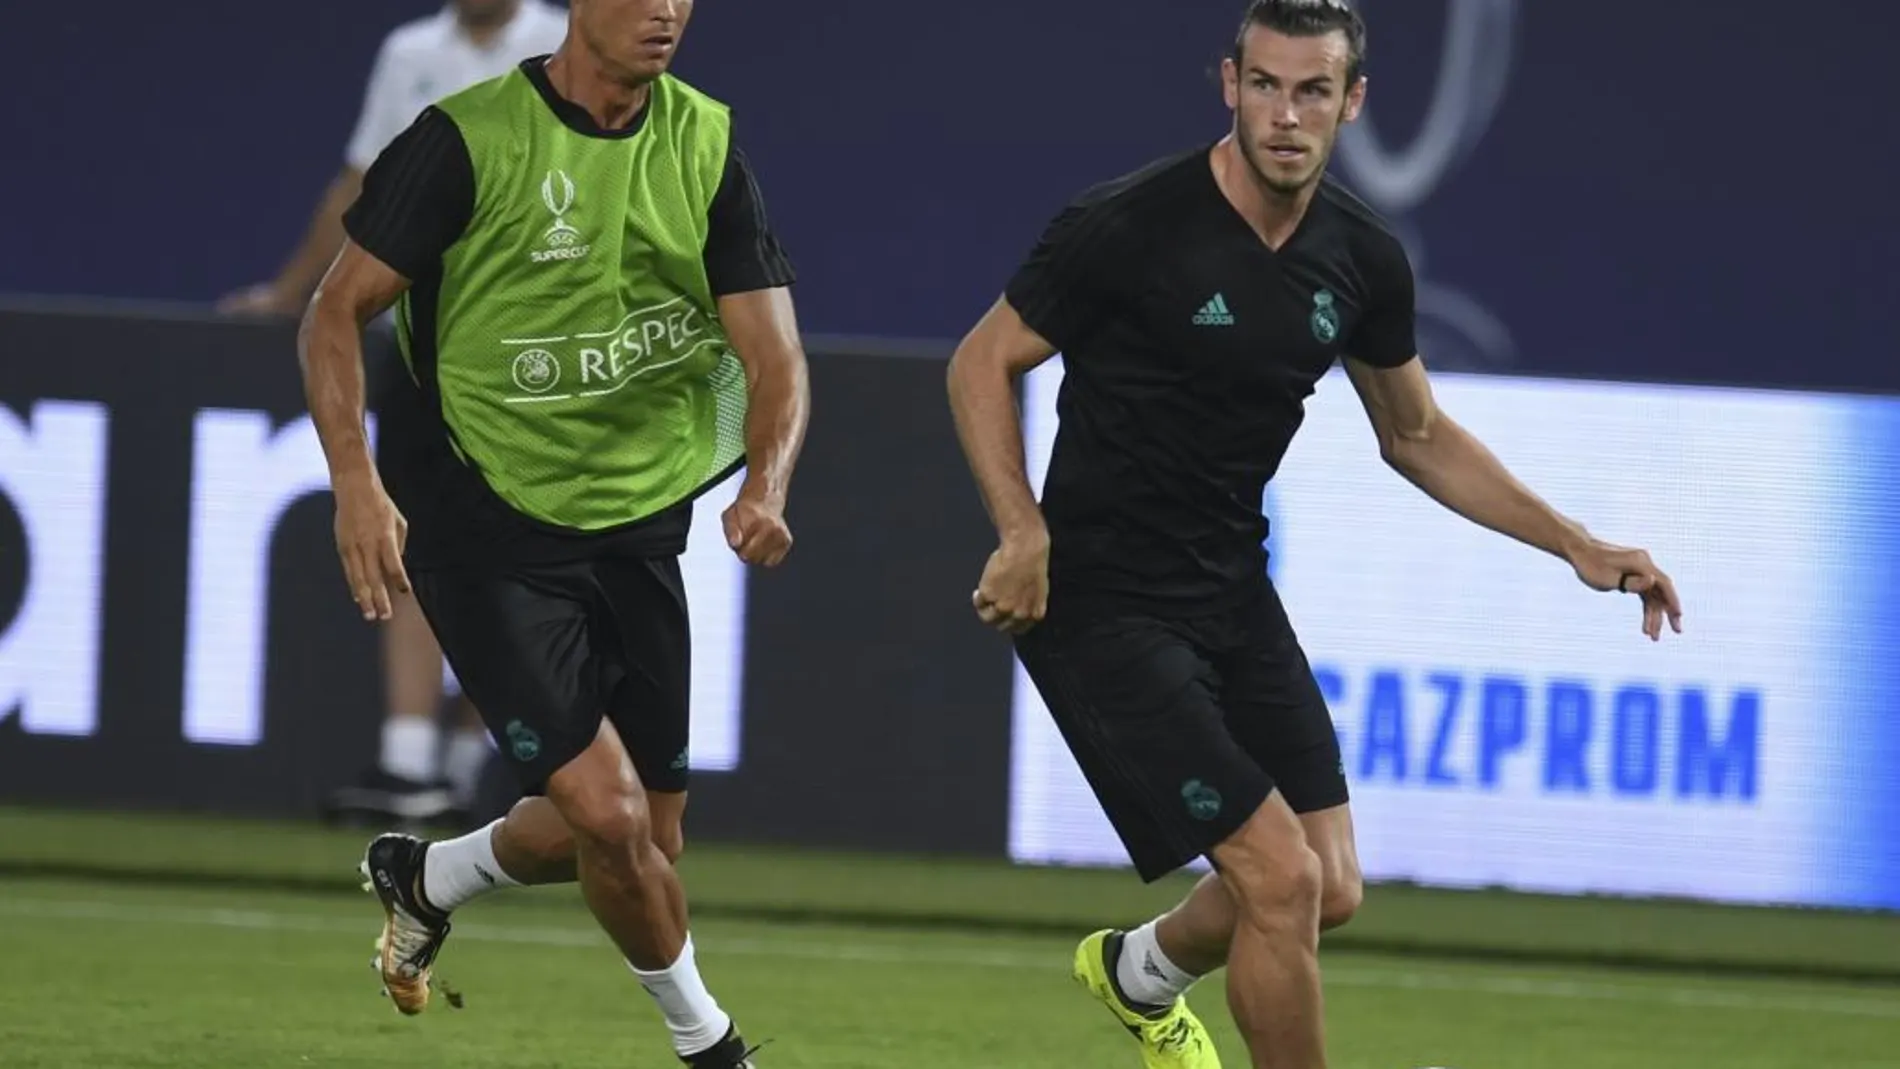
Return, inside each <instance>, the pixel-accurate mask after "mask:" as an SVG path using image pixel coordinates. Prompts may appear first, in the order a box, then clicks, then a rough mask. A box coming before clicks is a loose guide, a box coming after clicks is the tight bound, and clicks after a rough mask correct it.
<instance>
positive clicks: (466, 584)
mask: <svg viewBox="0 0 1900 1069" xmlns="http://www.w3.org/2000/svg"><path fill="white" fill-rule="evenodd" d="M409 578H410V582H411V583H412V585H413V586H414V588H415V592H416V601H417V603H418V604H420V605H421V606H422V611H423V614H424V615H425V616H427V617H428V619H429V625H430V627H432V628H433V629H434V630H435V634H436V638H437V640H438V641H440V642H441V643H442V652H443V653H444V654H445V655H446V656H447V657H448V661H449V666H450V667H451V668H453V669H454V670H455V675H456V678H457V679H459V680H460V681H461V684H462V691H463V693H465V694H467V695H468V697H469V699H470V700H471V701H473V702H474V703H475V706H476V708H478V709H480V710H481V714H482V720H483V721H484V722H485V723H486V724H487V725H488V730H489V732H490V733H491V734H492V735H493V736H494V737H495V742H496V744H497V745H498V746H499V747H500V750H501V755H502V758H503V759H504V760H505V761H506V762H507V763H508V764H510V765H511V766H513V768H514V770H515V772H516V773H517V774H518V775H519V776H520V779H521V783H522V786H523V788H524V789H525V791H526V793H529V794H540V793H542V792H543V791H545V789H546V786H547V781H548V778H549V777H550V776H552V775H553V774H554V772H555V771H556V770H557V769H559V768H560V767H561V766H562V765H565V764H566V763H567V762H569V761H571V760H573V759H574V758H575V757H577V756H579V754H580V753H581V751H582V750H585V749H586V748H587V747H588V746H589V745H590V744H592V743H593V741H594V736H595V735H596V734H597V733H598V732H599V730H600V719H601V717H602V716H603V715H605V716H606V717H607V718H608V719H609V720H610V721H611V722H612V723H613V726H614V730H615V731H617V732H618V733H619V735H620V739H621V741H622V742H623V743H625V744H626V747H627V750H628V752H629V753H630V754H631V755H632V757H633V765H634V769H635V770H636V771H637V772H638V773H639V774H640V782H641V783H642V784H643V785H644V786H645V787H646V789H647V790H649V791H661V792H669V793H670V792H678V791H684V790H685V789H686V783H687V778H688V769H687V741H688V738H689V733H690V718H689V714H688V683H689V681H690V678H691V634H690V630H689V628H688V625H687V610H686V587H685V583H684V582H683V581H682V580H681V578H680V566H679V558H678V557H672V556H666V557H632V556H604V557H601V558H598V559H593V560H585V561H576V562H572V563H563V564H549V565H522V566H511V567H505V568H503V567H473V566H471V567H448V568H432V569H428V570H425V571H418V572H412V573H411V574H410V577H409Z"/></svg>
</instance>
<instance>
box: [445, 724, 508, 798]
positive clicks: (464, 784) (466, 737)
mask: <svg viewBox="0 0 1900 1069" xmlns="http://www.w3.org/2000/svg"><path fill="white" fill-rule="evenodd" d="M494 752H495V748H494V746H493V745H492V744H491V743H490V742H489V738H488V732H487V731H485V730H483V729H482V728H460V729H458V730H456V731H455V732H454V733H453V734H451V735H450V736H449V752H448V753H446V754H444V755H443V757H442V774H443V775H444V776H447V777H448V781H449V786H450V787H451V788H453V789H454V791H455V799H456V801H458V802H461V803H462V804H464V805H466V804H468V803H470V802H472V801H474V800H475V788H476V787H477V786H479V785H480V784H481V781H482V769H484V768H486V767H488V758H489V755H490V754H493V753H494Z"/></svg>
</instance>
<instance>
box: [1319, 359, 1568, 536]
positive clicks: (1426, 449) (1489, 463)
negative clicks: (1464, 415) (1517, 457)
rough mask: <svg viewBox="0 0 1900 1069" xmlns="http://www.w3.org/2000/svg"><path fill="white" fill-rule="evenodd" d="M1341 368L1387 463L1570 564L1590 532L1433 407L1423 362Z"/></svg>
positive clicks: (1438, 497) (1450, 503)
mask: <svg viewBox="0 0 1900 1069" xmlns="http://www.w3.org/2000/svg"><path fill="white" fill-rule="evenodd" d="M1346 373H1347V375H1348V376H1349V377H1350V378H1351V379H1352V384H1353V388H1354V389H1355V390H1357V391H1358V393H1359V399H1360V401H1361V402H1362V403H1363V404H1364V405H1365V408H1366V415H1367V416H1368V417H1369V418H1370V419H1371V421H1372V427H1373V430H1374V432H1375V433H1376V434H1377V435H1378V438H1379V455H1380V456H1381V457H1383V458H1384V459H1385V462H1386V463H1387V464H1389V465H1391V466H1392V468H1393V470H1395V471H1397V472H1398V473H1399V474H1401V475H1403V476H1405V478H1406V479H1408V480H1410V481H1411V482H1412V483H1413V484H1414V485H1416V486H1417V487H1418V488H1419V489H1421V490H1423V491H1425V493H1427V494H1429V495H1430V496H1431V497H1432V499H1433V500H1435V501H1437V502H1438V503H1439V504H1441V505H1443V506H1445V507H1446V508H1448V509H1450V510H1452V511H1453V512H1456V513H1457V514H1458V515H1460V516H1463V517H1464V518H1465V519H1467V520H1470V521H1471V522H1473V523H1476V524H1479V525H1481V526H1484V527H1488V528H1490V529H1491V530H1493V531H1497V532H1499V533H1501V534H1505V535H1509V536H1510V537H1512V538H1515V539H1517V540H1518V541H1520V542H1524V543H1526V544H1528V545H1531V546H1535V547H1536V548H1538V549H1541V550H1543V551H1544V552H1546V553H1549V554H1551V555H1552V556H1555V557H1558V558H1560V559H1562V560H1564V561H1566V562H1569V563H1575V555H1576V553H1577V551H1578V550H1579V549H1581V548H1582V547H1583V546H1585V545H1587V544H1588V543H1589V541H1590V533H1589V532H1588V531H1586V530H1584V529H1583V527H1582V525H1580V524H1578V523H1577V522H1576V521H1574V520H1571V519H1569V518H1568V517H1566V516H1564V515H1562V514H1561V513H1559V512H1558V511H1557V510H1556V509H1553V508H1551V507H1550V505H1549V504H1547V503H1546V502H1545V501H1544V500H1543V499H1542V498H1540V497H1538V496H1537V495H1536V494H1534V493H1532V492H1531V490H1530V488H1529V487H1527V486H1525V485H1524V484H1523V483H1522V482H1519V481H1518V479H1517V477H1516V476H1514V475H1512V474H1511V472H1510V471H1509V470H1508V469H1506V468H1505V466H1504V464H1503V463H1502V462H1500V461H1499V460H1498V458H1497V457H1496V456H1495V455H1494V454H1493V453H1492V452H1491V450H1489V449H1487V448H1486V447H1485V445H1484V443H1483V442H1481V441H1479V440H1478V439H1477V438H1476V437H1474V436H1473V435H1472V434H1471V432H1469V431H1467V430H1465V429H1464V428H1463V427H1461V426H1459V425H1458V424H1457V423H1456V422H1455V421H1453V420H1452V418H1451V417H1450V416H1447V415H1446V414H1445V413H1444V412H1443V411H1441V410H1440V409H1439V407H1438V402H1437V399H1436V398H1434V397H1433V396H1432V387H1431V383H1430V381H1429V380H1428V379H1427V378H1426V375H1425V365H1424V362H1423V361H1420V360H1416V359H1415V360H1412V361H1410V362H1408V363H1405V364H1401V365H1400V366H1398V367H1395V368H1390V369H1380V368H1374V367H1372V366H1370V365H1368V364H1363V363H1360V362H1358V361H1355V360H1348V361H1347V362H1346Z"/></svg>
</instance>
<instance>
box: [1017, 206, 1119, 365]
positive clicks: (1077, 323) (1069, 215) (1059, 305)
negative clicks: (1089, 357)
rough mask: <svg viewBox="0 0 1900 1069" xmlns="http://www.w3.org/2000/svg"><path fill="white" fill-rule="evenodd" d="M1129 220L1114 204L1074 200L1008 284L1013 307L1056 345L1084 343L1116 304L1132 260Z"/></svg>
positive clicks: (1043, 234)
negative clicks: (1125, 269) (1118, 283)
mask: <svg viewBox="0 0 1900 1069" xmlns="http://www.w3.org/2000/svg"><path fill="white" fill-rule="evenodd" d="M1125 223H1126V220H1125V218H1124V217H1123V213H1121V212H1119V211H1117V210H1116V206H1115V205H1114V204H1113V203H1112V202H1097V201H1095V200H1094V199H1093V198H1088V199H1084V200H1078V201H1076V202H1075V203H1072V204H1070V205H1069V206H1068V207H1066V208H1064V209H1063V210H1062V211H1061V212H1060V213H1059V214H1057V216H1056V217H1055V219H1054V220H1053V221H1051V222H1050V224H1049V225H1048V227H1046V228H1045V229H1044V230H1043V232H1042V235H1041V236H1040V237H1039V238H1038V239H1037V241H1036V244H1035V246H1034V247H1033V248H1032V249H1030V251H1029V256H1028V258H1026V259H1025V260H1024V261H1023V263H1022V265H1021V266H1020V267H1018V268H1017V269H1016V273H1015V275H1013V276H1012V277H1011V278H1010V280H1009V284H1008V285H1007V286H1005V287H1004V290H1003V297H1004V299H1005V300H1007V301H1009V304H1010V307H1012V308H1014V309H1016V314H1017V315H1019V316H1021V317H1022V319H1023V322H1024V323H1026V324H1028V325H1029V329H1031V330H1033V331H1035V332H1036V333H1037V334H1040V335H1042V337H1043V338H1044V339H1046V340H1047V341H1048V342H1049V343H1050V344H1051V345H1054V346H1055V347H1056V348H1057V349H1067V348H1068V347H1069V346H1071V345H1074V344H1076V343H1078V342H1079V341H1081V340H1082V339H1083V338H1084V337H1086V336H1087V335H1088V333H1089V331H1091V330H1092V329H1093V328H1094V327H1095V326H1096V324H1097V323H1099V322H1100V320H1101V319H1102V318H1103V317H1105V316H1106V315H1107V314H1108V313H1109V312H1110V311H1112V310H1113V309H1114V308H1115V306H1116V292H1117V290H1116V285H1115V280H1116V278H1117V277H1118V275H1117V271H1118V269H1120V268H1122V267H1123V266H1124V265H1125V264H1126V262H1127V252H1126V250H1125V248H1124V246H1125V245H1126V244H1127V242H1126V240H1125V238H1124V234H1125V231H1126V226H1125Z"/></svg>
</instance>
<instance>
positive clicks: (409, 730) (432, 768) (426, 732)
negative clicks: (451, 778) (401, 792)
mask: <svg viewBox="0 0 1900 1069" xmlns="http://www.w3.org/2000/svg"><path fill="white" fill-rule="evenodd" d="M441 741H442V732H441V729H439V728H437V727H436V726H435V720H434V719H433V718H430V717H426V716H392V717H390V718H389V719H387V720H384V721H383V753H382V766H383V771H384V772H387V773H389V774H390V775H392V776H401V777H402V778H403V779H407V780H414V781H416V782H417V783H434V782H435V776H436V768H437V763H436V760H437V759H436V747H437V746H438V745H440V744H441Z"/></svg>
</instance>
